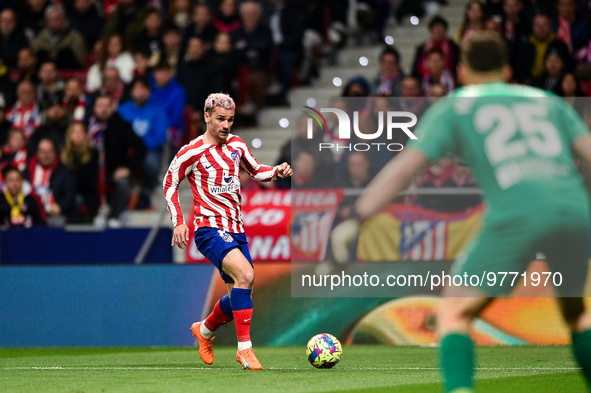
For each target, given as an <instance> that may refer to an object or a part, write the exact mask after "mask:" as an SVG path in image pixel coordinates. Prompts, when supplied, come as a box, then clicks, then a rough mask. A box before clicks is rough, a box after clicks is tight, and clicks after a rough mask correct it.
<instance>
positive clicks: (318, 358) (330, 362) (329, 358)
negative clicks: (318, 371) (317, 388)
mask: <svg viewBox="0 0 591 393" xmlns="http://www.w3.org/2000/svg"><path fill="white" fill-rule="evenodd" d="M341 356H343V348H342V347H341V343H340V342H339V340H337V338H336V337H335V336H333V335H331V334H327V333H322V334H317V335H315V336H314V337H312V338H311V339H310V341H308V346H307V347H306V357H307V358H308V361H309V362H310V364H311V365H312V366H314V367H316V368H332V367H334V366H335V365H336V364H337V363H338V362H339V360H341Z"/></svg>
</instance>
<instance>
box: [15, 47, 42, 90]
mask: <svg viewBox="0 0 591 393" xmlns="http://www.w3.org/2000/svg"><path fill="white" fill-rule="evenodd" d="M37 73H38V68H37V55H35V52H33V50H32V49H31V48H23V49H21V50H20V51H19V52H18V60H17V65H16V72H15V79H16V83H20V82H22V81H31V82H33V84H35V85H36V84H37V83H39V78H38V76H37Z"/></svg>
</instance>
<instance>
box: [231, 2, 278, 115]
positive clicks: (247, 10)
mask: <svg viewBox="0 0 591 393" xmlns="http://www.w3.org/2000/svg"><path fill="white" fill-rule="evenodd" d="M240 19H241V20H242V27H240V28H239V29H237V30H234V31H233V32H232V41H233V42H234V47H235V48H236V51H237V54H238V58H239V62H240V65H242V66H245V67H246V68H247V69H248V82H247V83H248V86H247V87H245V88H246V89H247V91H248V94H249V97H248V102H247V103H246V105H243V107H242V108H240V109H241V113H243V114H246V115H254V114H256V113H257V112H258V110H259V109H260V108H261V107H262V106H263V104H264V102H265V97H266V95H267V87H268V86H269V82H270V76H269V58H270V56H271V45H272V38H271V31H270V30H269V28H267V27H266V26H264V25H263V24H262V23H261V6H260V5H259V4H258V3H256V2H254V1H246V2H244V3H242V5H241V6H240Z"/></svg>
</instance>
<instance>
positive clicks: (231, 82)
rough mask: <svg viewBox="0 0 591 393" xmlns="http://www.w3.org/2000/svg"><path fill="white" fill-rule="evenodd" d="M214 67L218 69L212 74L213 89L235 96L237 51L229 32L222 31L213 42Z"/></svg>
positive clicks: (212, 58)
mask: <svg viewBox="0 0 591 393" xmlns="http://www.w3.org/2000/svg"><path fill="white" fill-rule="evenodd" d="M211 61H212V63H213V67H214V69H215V70H216V72H215V73H213V75H212V78H213V79H212V80H211V91H223V92H225V93H228V94H230V95H231V96H234V95H235V94H236V85H237V81H236V76H237V74H238V69H237V66H236V62H237V59H236V53H235V52H234V49H233V47H232V37H231V36H230V34H228V33H220V34H218V35H217V37H216V38H215V42H214V43H213V52H212V56H211Z"/></svg>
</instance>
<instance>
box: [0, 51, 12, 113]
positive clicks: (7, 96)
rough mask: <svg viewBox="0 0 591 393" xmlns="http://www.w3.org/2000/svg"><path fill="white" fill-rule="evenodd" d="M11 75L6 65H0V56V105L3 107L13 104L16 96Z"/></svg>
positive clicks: (0, 60)
mask: <svg viewBox="0 0 591 393" xmlns="http://www.w3.org/2000/svg"><path fill="white" fill-rule="evenodd" d="M11 76H12V75H11V73H10V72H9V70H8V67H6V66H4V65H2V58H0V105H2V106H4V107H7V106H10V105H12V104H14V101H15V98H16V97H15V90H16V89H15V85H14V83H13V82H12V80H11Z"/></svg>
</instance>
